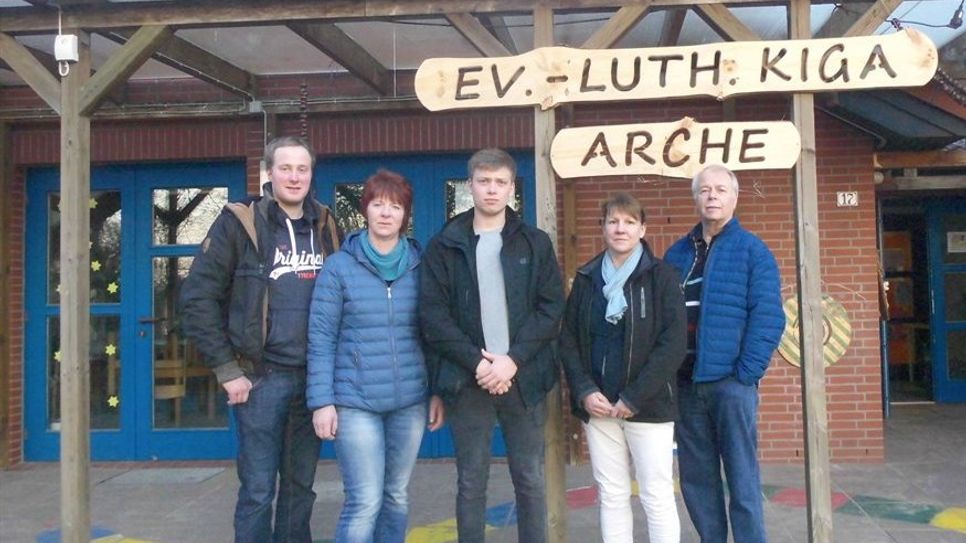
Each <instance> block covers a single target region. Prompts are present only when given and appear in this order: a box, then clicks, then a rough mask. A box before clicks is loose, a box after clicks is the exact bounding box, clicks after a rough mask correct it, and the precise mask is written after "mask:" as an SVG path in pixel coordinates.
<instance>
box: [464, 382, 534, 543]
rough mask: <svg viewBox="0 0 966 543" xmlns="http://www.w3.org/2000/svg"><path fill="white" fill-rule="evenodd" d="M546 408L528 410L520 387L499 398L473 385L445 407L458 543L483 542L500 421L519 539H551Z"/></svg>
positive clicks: (527, 540)
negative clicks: (452, 459) (546, 482)
mask: <svg viewBox="0 0 966 543" xmlns="http://www.w3.org/2000/svg"><path fill="white" fill-rule="evenodd" d="M545 411H546V405H545V404H544V403H543V402H541V403H540V404H539V405H537V406H534V407H533V408H532V409H527V407H526V406H525V405H524V403H523V397H522V396H521V395H520V391H519V389H518V388H517V387H513V388H511V389H510V391H509V392H507V393H506V394H503V395H500V396H491V395H490V393H489V392H486V391H485V390H483V389H481V388H478V387H475V386H470V387H467V388H465V389H463V390H462V391H460V393H459V396H458V397H457V398H456V401H455V402H453V403H452V404H450V405H448V406H447V419H448V420H449V423H450V427H451V428H452V429H453V442H454V444H455V445H456V471H457V475H458V489H457V495H456V531H457V534H458V536H459V541H460V543H483V541H484V535H483V534H484V531H485V529H486V485H487V482H488V480H489V476H490V444H491V441H492V439H493V428H494V425H495V424H496V422H497V421H499V423H500V428H501V429H502V430H503V438H504V440H505V441H506V452H507V461H508V463H509V465H510V479H511V480H512V481H513V492H514V494H515V495H516V507H517V539H518V541H520V542H521V543H522V542H526V543H544V542H546V541H547V504H546V499H545V493H546V489H545V487H544V479H543V453H544V440H543V426H544V412H545Z"/></svg>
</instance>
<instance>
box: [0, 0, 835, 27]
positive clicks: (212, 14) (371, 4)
mask: <svg viewBox="0 0 966 543" xmlns="http://www.w3.org/2000/svg"><path fill="white" fill-rule="evenodd" d="M839 1H840V2H841V1H843V0H839ZM846 1H847V0H846ZM720 2H721V0H692V1H690V2H687V3H686V4H685V2H683V1H682V0H654V3H653V6H655V7H681V6H682V5H692V4H693V5H716V4H720ZM816 3H835V0H818V2H816ZM742 4H747V5H785V3H784V2H780V1H777V0H733V1H730V2H729V5H742ZM539 5H541V6H546V7H547V8H548V9H554V10H564V11H565V10H592V9H597V8H616V7H620V6H622V5H623V3H622V2H618V1H615V0H542V1H541V2H540V3H539ZM527 8H528V6H527V5H526V4H525V3H522V2H520V1H519V0H489V1H487V2H479V1H478V0H447V1H446V2H440V1H436V2H426V1H423V0H343V1H340V2H319V1H318V0H290V1H282V0H236V1H233V2H222V1H220V0H199V1H197V2H192V3H190V4H186V3H181V2H179V3H177V4H175V3H170V4H168V3H141V2H122V3H109V4H103V5H94V6H86V7H84V8H83V9H77V8H71V9H64V14H63V24H64V25H65V26H71V27H81V28H97V29H100V30H104V29H108V28H124V27H132V26H144V25H158V24H163V25H172V26H178V27H187V26H199V27H211V26H221V25H240V24H241V25H243V24H267V23H278V22H282V21H298V20H328V21H338V20H360V19H366V18H370V19H371V18H376V17H383V18H385V17H419V16H440V15H444V14H446V13H464V12H465V13H474V14H477V15H480V14H508V13H524V12H526V11H527ZM56 28H57V15H56V13H52V12H50V10H45V9H44V10H42V9H40V8H31V7H27V8H5V9H3V10H0V32H7V33H20V32H44V31H50V30H54V29H56Z"/></svg>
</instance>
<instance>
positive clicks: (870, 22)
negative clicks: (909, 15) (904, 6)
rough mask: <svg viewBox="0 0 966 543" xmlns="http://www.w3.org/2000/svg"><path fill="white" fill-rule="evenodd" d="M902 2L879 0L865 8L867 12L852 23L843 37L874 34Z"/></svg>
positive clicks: (898, 0) (897, 0)
mask: <svg viewBox="0 0 966 543" xmlns="http://www.w3.org/2000/svg"><path fill="white" fill-rule="evenodd" d="M901 3H902V0H878V1H877V2H876V3H875V4H874V5H872V7H870V8H868V9H867V10H865V13H863V14H862V16H860V17H859V18H858V20H856V21H855V22H854V23H852V26H850V27H849V29H848V30H846V31H845V33H844V34H842V37H844V38H854V37H856V36H868V35H870V34H872V32H874V31H875V29H876V28H879V25H881V24H882V23H883V22H885V20H886V17H888V16H889V15H890V14H892V12H893V11H895V10H896V8H897V7H899V4H901Z"/></svg>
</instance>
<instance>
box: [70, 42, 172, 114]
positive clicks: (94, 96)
mask: <svg viewBox="0 0 966 543" xmlns="http://www.w3.org/2000/svg"><path fill="white" fill-rule="evenodd" d="M173 35H174V32H173V31H172V30H171V29H170V28H169V27H167V26H144V27H141V28H140V29H138V31H137V32H135V33H134V35H133V36H131V39H130V40H129V41H128V42H127V43H126V44H124V45H123V46H122V47H121V48H120V49H119V50H118V51H115V52H114V54H113V55H111V58H109V59H107V62H105V63H104V65H103V66H101V69H100V70H98V71H97V73H96V74H94V76H93V77H91V78H90V80H89V81H88V82H87V83H85V84H84V87H83V89H81V92H82V93H83V94H82V96H81V99H80V106H81V112H82V113H83V114H84V115H86V116H90V114H91V113H93V111H94V110H95V109H97V106H99V105H100V103H101V100H103V99H104V98H105V97H106V96H107V95H108V94H109V93H110V92H111V89H113V88H115V87H117V86H118V85H123V84H124V82H125V81H127V78H128V77H130V75H131V74H133V73H134V72H135V71H137V69H138V68H140V67H141V65H142V64H144V61H146V60H147V59H148V58H150V56H151V55H152V54H154V52H155V51H156V50H157V49H158V47H160V46H161V45H162V44H163V43H164V42H165V41H167V40H168V39H169V38H170V37H171V36H173Z"/></svg>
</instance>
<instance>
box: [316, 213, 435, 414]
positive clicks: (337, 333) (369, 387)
mask: <svg viewBox="0 0 966 543" xmlns="http://www.w3.org/2000/svg"><path fill="white" fill-rule="evenodd" d="M363 235H366V233H365V231H364V230H362V231H358V232H354V233H352V234H350V235H349V237H348V238H347V239H346V240H345V243H344V244H343V245H342V249H341V250H340V251H339V252H337V253H335V254H334V255H332V256H330V257H329V258H328V259H326V261H325V264H324V265H323V268H322V273H321V274H319V277H318V279H316V282H315V290H314V291H313V292H312V306H311V310H310V312H309V332H308V333H309V346H308V388H307V390H306V403H307V404H308V407H309V409H312V410H315V409H318V408H320V407H325V406H327V405H337V406H345V407H353V408H356V409H365V410H367V411H373V412H377V413H384V412H387V411H392V410H395V409H401V408H403V407H408V406H411V405H413V404H416V403H418V402H421V401H424V400H425V399H426V397H427V391H428V387H427V381H426V363H425V360H424V359H423V351H422V348H421V344H420V335H419V315H418V313H417V301H418V299H419V267H418V266H419V246H418V244H417V243H416V241H414V240H411V239H406V238H404V239H403V242H408V243H409V244H410V250H409V268H408V270H407V271H406V273H404V274H403V275H402V276H401V277H399V278H398V279H396V280H395V281H393V282H392V284H391V285H388V284H387V283H386V281H384V280H383V279H382V278H381V277H379V275H378V274H377V273H376V270H375V268H374V267H373V266H372V264H371V263H370V262H369V259H368V258H367V257H366V256H365V254H364V253H363V252H362V244H361V242H360V239H359V238H360V236H363Z"/></svg>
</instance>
